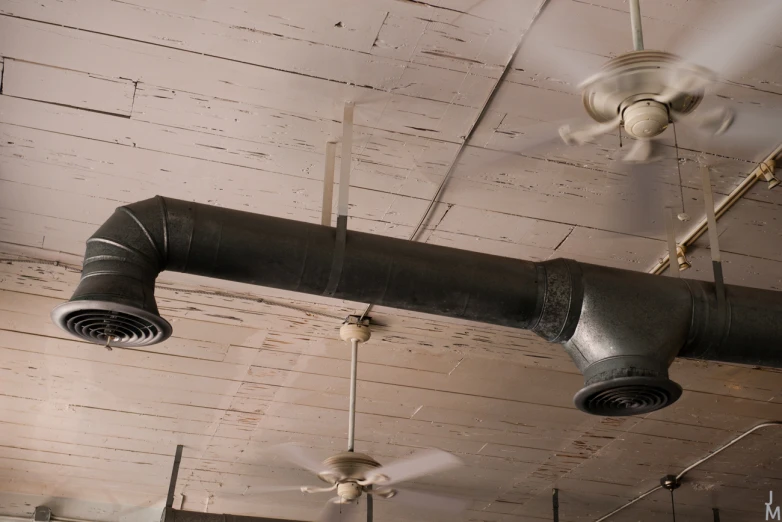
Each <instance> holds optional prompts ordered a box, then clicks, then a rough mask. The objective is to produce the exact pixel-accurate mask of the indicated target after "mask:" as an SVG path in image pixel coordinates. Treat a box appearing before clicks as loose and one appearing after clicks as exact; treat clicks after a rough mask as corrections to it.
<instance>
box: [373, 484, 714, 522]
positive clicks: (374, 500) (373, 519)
mask: <svg viewBox="0 0 782 522" xmlns="http://www.w3.org/2000/svg"><path fill="white" fill-rule="evenodd" d="M366 488H367V522H374V519H375V506H374V502H375V500H374V495H372V484H370V485H368V486H366ZM717 522H719V520H718V521H717Z"/></svg>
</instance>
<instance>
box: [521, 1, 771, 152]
mask: <svg viewBox="0 0 782 522" xmlns="http://www.w3.org/2000/svg"><path fill="white" fill-rule="evenodd" d="M628 4H629V7H630V18H631V29H632V33H633V48H634V50H633V51H631V52H627V53H624V54H621V55H619V56H617V57H615V58H613V59H611V60H609V61H608V62H607V63H605V64H604V65H603V66H602V68H601V69H600V70H599V71H598V72H594V73H592V74H591V75H588V76H587V77H586V78H584V77H583V76H582V75H583V74H584V72H586V71H585V67H584V65H583V63H579V62H580V60H578V59H576V58H575V56H574V53H572V52H569V53H563V52H558V51H557V49H560V50H561V49H562V48H563V47H568V46H567V45H566V44H565V45H562V44H563V41H564V40H566V39H567V38H568V35H567V34H562V33H566V31H561V32H557V42H552V41H548V42H540V41H538V42H535V36H534V28H533V35H532V40H533V41H532V42H529V44H528V45H529V46H530V48H531V49H533V50H534V53H536V54H537V55H538V56H537V58H539V59H541V61H543V62H547V63H548V64H554V65H555V67H556V68H557V69H559V70H560V71H559V73H557V72H554V74H555V75H556V74H561V75H564V77H570V78H573V77H574V76H575V77H578V76H581V78H579V80H581V81H580V82H579V83H578V90H579V91H580V92H581V95H582V99H583V104H584V108H585V110H586V112H587V115H588V116H589V118H590V120H588V121H586V122H583V121H581V122H568V123H564V124H561V125H559V127H558V129H557V130H558V135H559V138H561V140H562V141H563V142H564V143H565V144H567V145H573V146H578V145H583V144H585V143H587V142H589V141H591V140H593V139H595V138H597V137H599V136H602V135H604V134H608V133H611V132H614V131H618V130H620V129H621V130H623V131H624V133H625V134H626V135H627V136H629V137H630V138H633V139H634V142H633V145H632V146H631V147H630V150H629V151H628V152H627V153H626V154H625V155H624V157H623V160H624V161H626V162H631V163H646V162H650V161H654V160H656V159H659V158H660V153H659V143H658V142H657V141H656V140H655V139H654V138H656V137H658V136H660V135H661V134H662V133H664V132H665V130H666V129H667V128H668V126H669V125H670V124H672V123H673V124H681V125H684V126H687V127H689V128H691V129H693V130H694V131H696V134H697V135H698V136H699V138H701V139H703V140H708V139H710V138H713V137H715V136H719V135H722V134H726V133H728V131H729V130H730V129H731V128H732V126H733V124H734V122H736V120H738V119H741V120H742V122H744V121H745V120H748V119H751V120H753V124H755V123H757V124H761V125H762V123H763V122H762V121H760V118H762V116H763V115H759V114H758V113H757V112H750V111H744V110H740V109H737V108H735V107H729V106H727V105H724V104H719V105H717V106H714V107H712V108H707V109H704V108H701V107H699V106H700V105H701V101H702V100H703V99H704V96H705V95H706V89H707V87H710V88H711V90H715V89H716V88H717V87H718V86H719V85H718V80H720V79H724V78H727V77H729V76H731V75H733V74H735V73H737V72H740V71H741V70H746V69H749V68H750V67H751V66H753V65H756V64H757V63H759V62H760V61H761V60H762V59H763V58H764V57H765V55H766V54H767V53H766V52H764V51H767V50H768V49H767V48H768V47H770V46H764V45H763V38H765V37H767V36H768V35H773V34H776V33H775V32H774V27H776V26H778V23H779V20H780V19H782V2H779V1H777V0H765V1H762V2H752V3H747V4H746V5H744V2H741V4H742V5H741V7H742V8H743V9H741V10H740V11H736V12H728V10H725V9H724V8H721V7H718V6H714V5H713V4H711V3H709V8H710V11H709V12H707V13H701V16H700V18H704V19H709V20H711V21H712V22H713V24H714V27H716V28H717V29H714V30H712V31H710V32H708V33H705V32H704V33H703V34H702V35H701V36H699V37H698V38H690V41H689V43H686V44H684V45H682V46H679V48H677V49H676V53H675V54H674V53H670V52H665V51H654V50H647V49H645V48H644V43H643V34H642V28H641V15H640V0H628ZM689 32H690V33H695V32H696V31H695V30H694V29H690V31H689ZM596 36H597V35H596ZM688 36H690V37H691V36H692V34H690V35H688ZM573 47H574V48H576V49H577V46H573ZM522 48H523V46H522ZM767 119H768V118H767ZM769 123H770V122H769ZM766 126H767V125H766ZM742 127H744V129H742V130H745V128H746V127H747V126H746V125H742ZM531 131H532V132H530V133H526V134H527V135H528V137H529V135H531V134H532V135H534V134H535V130H534V129H531ZM543 132H544V133H548V132H550V125H549V126H546V130H544V131H543ZM740 134H742V132H741V131H738V132H734V133H730V136H729V138H730V139H731V140H741V139H742V136H741V135H740ZM541 144H542V142H541V141H540V140H536V139H534V138H533V139H532V140H530V141H529V142H528V143H527V145H526V146H525V149H529V148H536V147H539V146H540V145H541Z"/></svg>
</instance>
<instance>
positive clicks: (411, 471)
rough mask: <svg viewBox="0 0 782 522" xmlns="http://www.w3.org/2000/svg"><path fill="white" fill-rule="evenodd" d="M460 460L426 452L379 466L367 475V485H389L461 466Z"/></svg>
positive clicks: (436, 452)
mask: <svg viewBox="0 0 782 522" xmlns="http://www.w3.org/2000/svg"><path fill="white" fill-rule="evenodd" d="M461 465H462V461H461V459H459V458H457V457H456V456H454V455H451V454H450V453H447V452H445V451H440V450H428V451H424V452H421V453H418V454H415V455H413V456H411V457H409V458H406V459H400V460H397V461H395V462H392V463H391V464H388V465H385V466H381V467H379V468H377V469H374V470H372V471H371V472H369V473H368V474H367V480H366V482H367V483H370V484H382V485H391V484H396V483H398V482H403V481H405V480H410V479H414V478H417V477H422V476H424V475H431V474H434V473H438V472H440V471H445V470H448V469H453V468H455V467H458V466H461Z"/></svg>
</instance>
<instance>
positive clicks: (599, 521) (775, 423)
mask: <svg viewBox="0 0 782 522" xmlns="http://www.w3.org/2000/svg"><path fill="white" fill-rule="evenodd" d="M769 426H782V421H771V422H764V423H761V424H758V425H757V426H755V427H753V428H750V429H748V430H747V431H745V432H744V433H742V434H741V435H739V436H738V437H736V438H734V439H732V440H731V441H730V442H728V443H727V444H723V445H722V446H720V447H719V448H717V449H716V450H714V451H713V452H711V453H709V454H708V455H706V456H705V457H703V458H702V459H700V460H699V461H697V462H695V463H693V464H690V465H689V466H687V467H686V468H684V469H683V470H682V471H681V472H679V474H678V475H676V480H681V479H682V477H684V475H686V474H687V473H689V472H690V471H692V470H693V469H695V468H697V467H698V466H700V465H701V464H703V463H704V462H706V461H707V460H709V459H710V458H712V457H716V456H717V455H718V454H720V453H722V452H723V451H724V450H726V449H728V448H730V447H731V446H733V445H734V444H736V443H737V442H738V441H740V440H741V439H743V438H744V437H747V436H748V435H750V434H752V433H754V432H755V431H757V430H759V429H761V428H768V427H769ZM661 489H663V487H662V486H655V487H653V488H652V489H650V490H648V491H646V492H644V493H641V494H640V495H638V496H637V497H635V498H634V499H632V500H631V501H629V502H627V503H626V504H623V505H622V506H620V507H618V508H617V509H615V510H613V511H611V512H610V513H608V514H606V515H603V516H602V517H600V518H598V519H597V520H595V522H603V521H604V520H608V519H609V518H611V517H612V516H614V515H616V514H617V513H619V512H620V511H624V510H625V509H627V508H629V507H630V506H632V505H633V504H635V503H636V502H638V501H639V500H643V499H645V498H646V497H648V496H649V495H651V494H652V493H655V492H656V491H659V490H661Z"/></svg>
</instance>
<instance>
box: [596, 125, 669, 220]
mask: <svg viewBox="0 0 782 522" xmlns="http://www.w3.org/2000/svg"><path fill="white" fill-rule="evenodd" d="M639 141H640V140H639ZM644 141H653V140H644ZM651 147H652V148H657V147H659V145H658V144H656V143H654V144H652V145H651ZM663 168H664V167H663V164H662V163H659V162H658V163H628V162H627V161H624V160H623V159H619V160H615V161H614V162H613V163H612V164H611V169H612V170H613V171H614V172H616V173H618V174H621V175H622V176H623V178H622V179H621V180H620V181H618V182H616V184H615V186H616V187H617V188H616V189H614V190H613V193H612V194H611V199H612V201H613V203H612V204H611V206H610V209H609V211H608V213H607V218H608V221H609V223H607V225H608V226H609V227H611V229H612V230H619V229H618V228H617V227H621V230H622V231H623V232H626V233H631V234H637V235H649V236H653V235H657V234H658V233H659V232H661V230H662V225H661V224H662V223H663V217H664V214H663V211H664V207H665V205H666V204H677V205H678V203H679V201H675V202H674V201H666V194H667V187H666V186H665V185H664V184H663V183H661V182H660V176H661V171H662V169H663Z"/></svg>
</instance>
